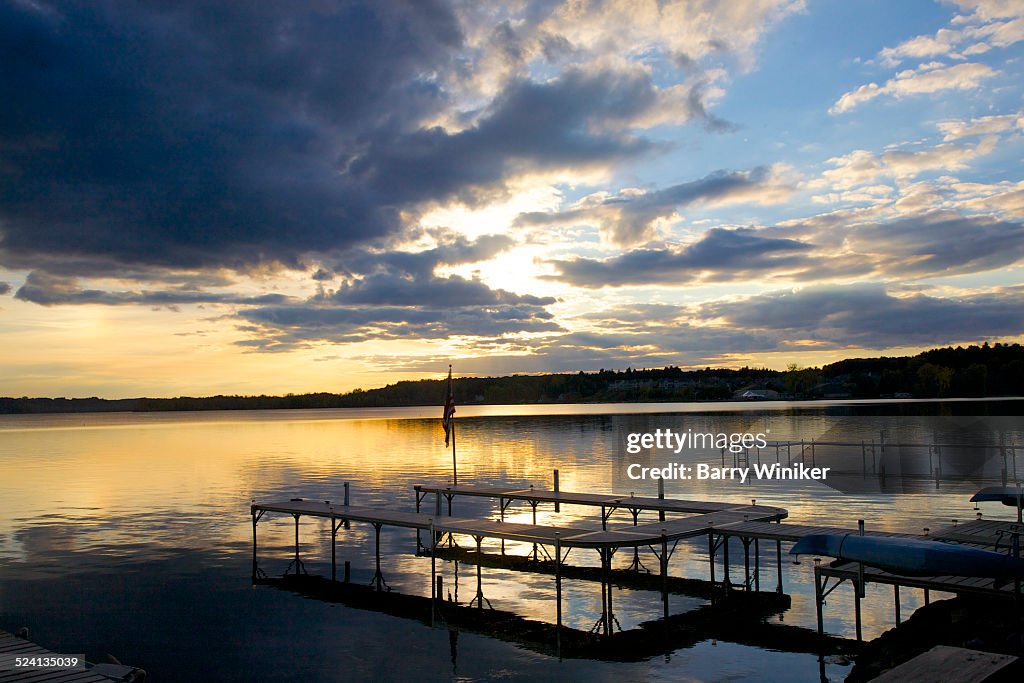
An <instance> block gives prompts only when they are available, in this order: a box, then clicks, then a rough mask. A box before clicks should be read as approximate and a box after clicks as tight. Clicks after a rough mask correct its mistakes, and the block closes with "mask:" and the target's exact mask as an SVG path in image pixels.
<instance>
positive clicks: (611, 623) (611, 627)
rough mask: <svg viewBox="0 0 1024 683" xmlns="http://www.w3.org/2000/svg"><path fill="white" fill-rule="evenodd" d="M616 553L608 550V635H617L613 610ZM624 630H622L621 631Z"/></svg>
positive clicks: (610, 549)
mask: <svg viewBox="0 0 1024 683" xmlns="http://www.w3.org/2000/svg"><path fill="white" fill-rule="evenodd" d="M614 553H615V551H614V550H613V549H612V548H609V549H608V550H607V554H608V633H609V635H610V634H613V633H615V610H613V609H612V555H613V554H614ZM619 630H622V629H619Z"/></svg>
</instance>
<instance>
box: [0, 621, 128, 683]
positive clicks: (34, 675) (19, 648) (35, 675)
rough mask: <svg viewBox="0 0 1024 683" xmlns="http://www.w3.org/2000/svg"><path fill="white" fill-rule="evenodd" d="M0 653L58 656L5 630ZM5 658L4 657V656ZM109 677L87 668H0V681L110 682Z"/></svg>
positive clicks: (25, 682)
mask: <svg viewBox="0 0 1024 683" xmlns="http://www.w3.org/2000/svg"><path fill="white" fill-rule="evenodd" d="M0 655H9V656H16V657H58V656H64V657H66V656H67V655H58V654H57V653H54V652H51V651H50V650H47V649H46V648H44V647H43V646H41V645H36V644H35V643H33V642H32V641H30V640H26V639H24V638H19V637H17V636H14V635H12V634H10V633H8V632H7V631H0ZM5 658H6V657H5ZM111 680H113V679H111V678H108V677H106V676H101V675H98V674H97V673H95V672H93V671H90V670H89V669H49V670H40V669H26V670H23V671H14V670H11V669H5V668H0V683H110V682H111Z"/></svg>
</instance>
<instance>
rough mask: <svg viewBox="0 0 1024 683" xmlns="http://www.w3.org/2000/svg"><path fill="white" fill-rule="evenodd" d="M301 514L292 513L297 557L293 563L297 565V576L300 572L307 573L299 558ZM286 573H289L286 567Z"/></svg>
mask: <svg viewBox="0 0 1024 683" xmlns="http://www.w3.org/2000/svg"><path fill="white" fill-rule="evenodd" d="M300 516H301V515H297V514H293V515H292V517H294V518H295V559H294V560H292V564H294V565H295V576H298V575H299V574H302V573H305V571H306V570H305V568H304V567H303V566H302V560H301V559H299V517H300ZM290 568H291V567H289V569H290ZM284 573H285V574H287V573H288V569H285V571H284Z"/></svg>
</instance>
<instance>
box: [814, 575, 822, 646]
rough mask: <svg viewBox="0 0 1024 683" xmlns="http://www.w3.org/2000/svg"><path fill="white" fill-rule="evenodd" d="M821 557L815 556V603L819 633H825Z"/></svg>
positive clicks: (820, 634)
mask: <svg viewBox="0 0 1024 683" xmlns="http://www.w3.org/2000/svg"><path fill="white" fill-rule="evenodd" d="M820 564H821V558H818V557H816V558H814V604H815V608H816V610H817V613H818V635H819V636H823V635H825V618H824V615H823V614H822V608H823V607H824V605H825V597H824V596H823V595H822V585H821V569H820V568H819V565H820Z"/></svg>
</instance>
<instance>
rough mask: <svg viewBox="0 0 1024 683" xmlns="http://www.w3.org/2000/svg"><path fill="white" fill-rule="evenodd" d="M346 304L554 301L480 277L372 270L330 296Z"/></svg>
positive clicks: (547, 302)
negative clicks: (492, 285) (488, 282)
mask: <svg viewBox="0 0 1024 683" xmlns="http://www.w3.org/2000/svg"><path fill="white" fill-rule="evenodd" d="M330 298H331V300H332V301H335V302H337V303H345V304H373V305H387V306H430V305H436V304H437V303H438V302H443V303H444V304H445V305H447V306H452V307H462V306H490V305H494V304H530V305H534V306H546V305H548V304H553V303H555V299H554V298H552V297H537V296H531V295H521V294H513V293H512V292H507V291H505V290H503V289H491V288H490V287H488V286H487V285H485V284H484V283H483V282H481V281H480V280H476V279H473V280H467V279H466V278H463V277H460V276H458V275H452V276H450V277H446V278H442V277H435V276H420V277H408V276H404V275H400V274H396V273H375V274H373V275H370V276H367V277H365V278H363V279H361V280H357V281H356V282H354V283H353V284H351V285H344V286H342V287H341V288H339V289H338V290H337V292H335V293H334V294H333V295H332V296H331V297H330Z"/></svg>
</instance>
